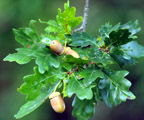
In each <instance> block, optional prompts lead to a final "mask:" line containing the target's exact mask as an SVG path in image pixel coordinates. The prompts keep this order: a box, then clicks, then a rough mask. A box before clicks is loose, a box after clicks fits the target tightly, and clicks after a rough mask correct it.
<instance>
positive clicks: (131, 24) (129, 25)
mask: <svg viewBox="0 0 144 120" xmlns="http://www.w3.org/2000/svg"><path fill="white" fill-rule="evenodd" d="M138 24H139V23H138V20H136V21H135V22H132V21H129V22H127V23H126V24H123V25H121V28H122V29H128V30H129V31H130V32H131V36H130V37H131V38H133V39H135V38H137V36H136V35H135V34H136V33H138V32H139V31H140V30H141V28H140V27H138Z"/></svg>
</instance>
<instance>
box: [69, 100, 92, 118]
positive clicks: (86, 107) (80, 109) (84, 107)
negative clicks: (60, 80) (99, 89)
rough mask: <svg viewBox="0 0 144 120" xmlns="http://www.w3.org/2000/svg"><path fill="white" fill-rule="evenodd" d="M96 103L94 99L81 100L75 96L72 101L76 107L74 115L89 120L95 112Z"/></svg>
mask: <svg viewBox="0 0 144 120" xmlns="http://www.w3.org/2000/svg"><path fill="white" fill-rule="evenodd" d="M94 103H95V102H94V101H93V100H80V99H78V97H75V98H74V100H73V103H72V106H73V107H74V109H73V112H72V115H73V116H76V117H77V118H78V120H88V118H89V117H92V116H93V114H94V112H95V107H94Z"/></svg>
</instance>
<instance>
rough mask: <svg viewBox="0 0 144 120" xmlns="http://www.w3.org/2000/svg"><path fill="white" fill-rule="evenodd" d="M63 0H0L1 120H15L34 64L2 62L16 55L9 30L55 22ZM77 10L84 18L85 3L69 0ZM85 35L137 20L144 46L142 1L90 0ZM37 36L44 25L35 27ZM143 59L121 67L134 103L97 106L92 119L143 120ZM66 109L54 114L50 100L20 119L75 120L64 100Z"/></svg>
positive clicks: (68, 102)
mask: <svg viewBox="0 0 144 120" xmlns="http://www.w3.org/2000/svg"><path fill="white" fill-rule="evenodd" d="M64 2H66V0H0V120H15V118H14V117H13V115H14V114H15V113H17V111H18V110H19V108H20V106H21V105H23V104H24V103H25V96H23V95H21V94H20V93H18V92H17V90H16V88H18V87H19V86H20V85H21V84H22V83H23V79H22V78H23V76H24V75H27V74H31V73H33V69H32V67H33V65H34V62H31V63H29V64H26V65H18V64H16V63H15V62H13V63H9V62H3V60H2V59H3V58H4V57H5V56H6V55H8V54H9V53H13V52H15V48H17V47H20V45H19V44H18V43H17V42H16V41H15V40H14V34H13V33H12V28H20V27H26V26H28V24H29V21H30V20H31V19H34V20H37V21H38V19H39V18H40V19H41V20H49V19H55V18H56V17H55V16H56V14H57V8H62V9H63V4H64ZM70 4H71V6H75V7H76V8H77V13H76V15H77V16H78V15H82V16H83V6H84V0H70ZM90 6H91V7H90V11H89V18H88V26H87V32H88V33H89V34H90V35H94V36H97V35H98V28H99V27H100V26H101V25H102V24H105V23H106V22H108V21H109V22H110V23H112V24H113V25H114V24H116V23H118V22H119V21H120V22H121V23H125V22H127V21H129V20H132V21H135V20H139V23H140V26H141V28H142V30H141V32H139V34H138V36H139V37H138V41H139V43H141V44H143V45H144V39H143V38H144V34H143V33H144V27H143V26H144V0H90ZM36 28H37V30H38V33H39V34H40V33H41V32H43V28H44V26H43V25H41V24H39V22H38V23H37V24H36ZM143 61H144V58H143V59H140V60H138V63H137V64H136V65H135V66H130V67H124V68H122V69H127V70H129V71H130V75H128V77H127V78H128V79H129V80H130V81H131V82H132V83H133V85H132V87H131V90H132V91H133V92H134V94H135V95H136V97H137V98H136V100H134V101H127V102H126V103H122V104H121V105H119V106H117V107H113V108H112V109H111V108H108V107H107V106H106V105H105V104H104V103H99V104H98V105H97V106H96V113H95V115H94V117H93V118H91V120H144V114H143V113H144V87H143V85H144V62H143ZM65 101H66V106H67V109H66V111H65V112H64V113H63V114H56V113H55V112H54V111H53V110H52V109H51V107H50V105H49V100H47V102H45V103H44V104H43V105H42V106H41V107H40V108H39V109H37V110H35V111H34V112H32V113H31V114H30V115H28V116H26V117H24V118H22V119H21V120H75V119H76V118H74V117H72V116H71V111H72V107H71V102H72V100H71V99H65Z"/></svg>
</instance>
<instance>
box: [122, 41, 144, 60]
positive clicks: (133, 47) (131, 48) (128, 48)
mask: <svg viewBox="0 0 144 120" xmlns="http://www.w3.org/2000/svg"><path fill="white" fill-rule="evenodd" d="M121 47H122V49H123V50H124V56H125V58H127V56H128V57H130V58H140V57H144V46H142V45H140V44H138V43H137V42H136V41H131V42H129V43H127V44H125V45H122V46H121Z"/></svg>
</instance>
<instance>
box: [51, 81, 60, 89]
mask: <svg viewBox="0 0 144 120" xmlns="http://www.w3.org/2000/svg"><path fill="white" fill-rule="evenodd" d="M60 83H61V81H59V82H58V84H57V85H56V87H55V89H54V91H53V92H55V91H56V89H57V87H58V86H59V84H60Z"/></svg>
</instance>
